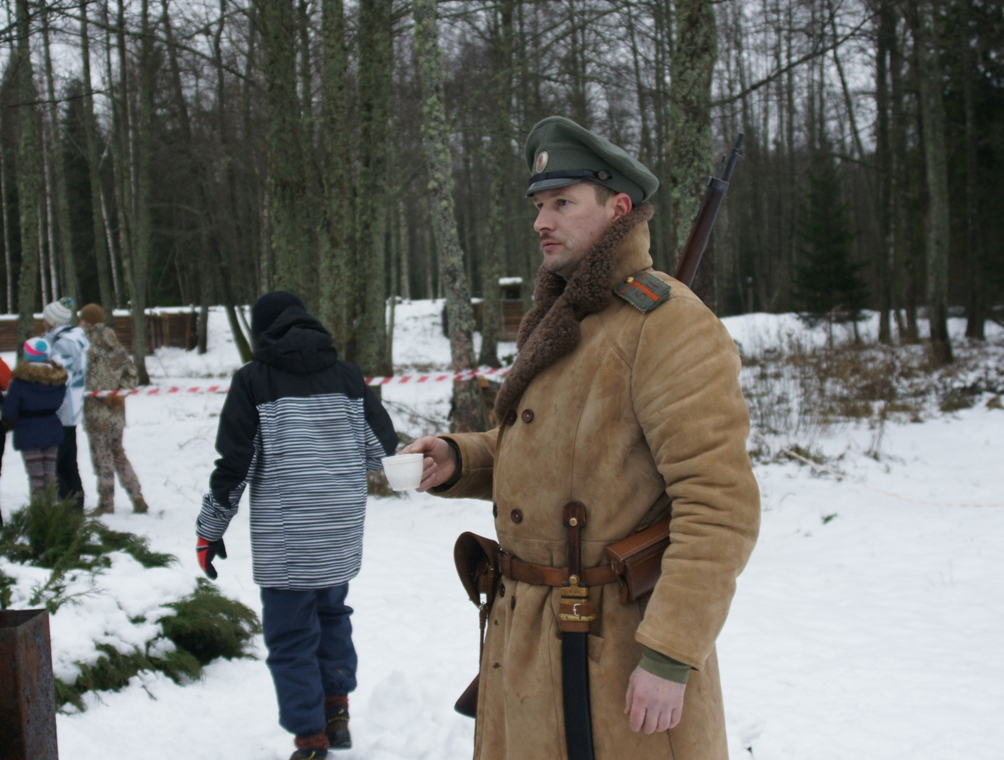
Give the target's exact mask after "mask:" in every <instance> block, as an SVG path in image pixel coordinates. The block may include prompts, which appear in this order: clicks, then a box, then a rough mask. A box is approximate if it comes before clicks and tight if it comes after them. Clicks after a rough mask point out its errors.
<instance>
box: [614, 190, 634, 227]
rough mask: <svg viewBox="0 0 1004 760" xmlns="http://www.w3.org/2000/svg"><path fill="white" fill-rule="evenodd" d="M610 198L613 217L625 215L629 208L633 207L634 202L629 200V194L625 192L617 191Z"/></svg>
mask: <svg viewBox="0 0 1004 760" xmlns="http://www.w3.org/2000/svg"><path fill="white" fill-rule="evenodd" d="M612 200H613V202H614V219H620V218H621V217H622V216H627V215H628V214H630V213H631V209H633V208H634V202H633V201H632V200H631V196H630V195H628V194H627V193H617V195H615V196H614V197H613V199H612ZM611 221H613V220H611Z"/></svg>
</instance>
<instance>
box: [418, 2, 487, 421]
mask: <svg viewBox="0 0 1004 760" xmlns="http://www.w3.org/2000/svg"><path fill="white" fill-rule="evenodd" d="M412 15H413V17H414V19H415V57H416V58H417V59H418V69H419V74H420V75H421V79H422V122H423V129H422V135H423V138H424V143H425V158H426V163H427V165H428V169H429V196H430V200H431V201H432V203H431V206H432V229H433V234H434V235H435V238H436V247H437V248H438V250H439V266H440V279H441V280H442V281H443V283H444V284H445V289H446V315H447V319H446V321H447V324H448V325H449V330H450V358H451V360H452V363H453V370H454V371H455V372H460V371H463V370H468V369H472V368H473V367H474V344H473V340H472V337H471V333H472V330H473V327H474V315H473V313H472V310H471V299H470V290H469V288H468V284H467V277H466V275H465V273H464V253H463V251H462V250H461V249H460V240H459V239H458V237H457V221H456V217H455V214H454V204H453V174H452V168H451V159H450V149H449V145H448V141H449V137H450V135H449V129H448V127H447V124H446V111H445V109H444V106H443V63H442V56H441V53H440V50H439V30H438V24H437V23H436V0H414V2H413V3H412ZM496 288H497V283H496ZM451 423H452V425H451V427H452V429H453V430H454V431H455V432H470V431H475V430H483V429H484V414H483V411H482V405H481V398H480V393H479V390H478V385H477V381H475V380H468V381H464V382H454V384H453V415H452V420H451Z"/></svg>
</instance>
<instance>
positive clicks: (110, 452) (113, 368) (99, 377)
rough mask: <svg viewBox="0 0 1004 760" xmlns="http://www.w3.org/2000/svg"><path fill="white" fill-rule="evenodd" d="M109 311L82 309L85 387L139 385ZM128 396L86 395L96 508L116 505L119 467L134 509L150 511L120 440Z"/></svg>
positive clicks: (105, 388)
mask: <svg viewBox="0 0 1004 760" xmlns="http://www.w3.org/2000/svg"><path fill="white" fill-rule="evenodd" d="M104 322H105V311H104V309H102V308H101V307H100V306H98V305H97V304H88V305H87V306H85V307H84V308H83V309H81V310H80V326H81V327H83V328H84V329H85V331H86V332H87V339H88V340H89V341H90V342H91V348H90V350H89V352H88V355H87V390H88V391H98V390H103V391H115V390H131V389H132V388H135V387H136V385H137V383H138V379H139V375H138V373H137V371H136V365H135V364H133V361H132V359H131V358H130V357H129V354H128V353H127V352H126V350H125V348H123V347H122V344H121V343H119V341H118V338H117V337H116V336H115V331H114V330H113V329H112V328H111V327H108V326H107V325H105V324H104ZM125 421H126V416H125V397H123V396H115V397H106V398H93V397H87V398H85V399H84V426H85V427H86V428H87V436H88V438H89V439H90V444H91V461H92V462H93V464H94V473H95V475H97V477H98V508H97V510H95V514H110V513H112V512H114V511H115V473H116V472H117V473H118V476H119V480H120V481H122V486H123V487H124V488H125V489H126V491H127V492H128V493H129V498H130V499H131V500H132V504H133V512H146V511H147V504H146V501H144V499H143V492H142V490H141V488H140V484H139V479H138V478H137V477H136V472H135V471H134V470H133V468H132V465H131V464H130V463H129V458H128V457H127V456H126V453H125V449H124V448H123V446H122V435H123V433H124V431H125Z"/></svg>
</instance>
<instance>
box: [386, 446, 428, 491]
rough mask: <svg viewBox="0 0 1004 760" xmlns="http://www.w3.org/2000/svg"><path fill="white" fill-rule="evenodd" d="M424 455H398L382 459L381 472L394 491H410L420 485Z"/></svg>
mask: <svg viewBox="0 0 1004 760" xmlns="http://www.w3.org/2000/svg"><path fill="white" fill-rule="evenodd" d="M424 459H425V454H398V455H397V456H396V457H384V458H383V472H384V475H386V476H387V482H388V483H390V487H391V488H393V489H394V490H395V491H410V490H412V489H413V488H418V487H419V486H420V485H421V484H422V470H423V467H422V460H424Z"/></svg>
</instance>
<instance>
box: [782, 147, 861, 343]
mask: <svg viewBox="0 0 1004 760" xmlns="http://www.w3.org/2000/svg"><path fill="white" fill-rule="evenodd" d="M807 195H808V197H807V201H806V206H805V208H804V209H803V211H802V214H801V219H800V220H799V224H798V254H799V258H798V263H797V264H796V266H795V281H794V286H795V287H794V294H793V295H794V302H795V306H796V308H797V309H798V311H800V312H801V313H802V315H803V318H804V319H805V320H806V321H807V322H809V323H810V324H815V323H817V322H819V321H822V320H826V321H828V322H830V323H831V324H832V323H833V322H848V321H853V322H854V323H855V324H856V323H857V322H858V320H860V319H861V316H862V315H861V310H862V309H863V308H864V307H865V306H866V305H867V301H868V289H867V287H866V286H865V283H864V280H863V279H862V277H861V274H860V269H861V265H860V264H856V263H854V261H853V260H852V258H851V243H852V242H853V241H854V233H853V231H852V230H851V228H850V223H849V221H848V209H847V204H846V203H844V200H843V198H842V196H841V190H840V175H839V171H838V169H837V164H836V161H835V160H834V157H833V153H832V151H831V150H830V146H829V145H828V144H827V143H826V141H825V139H824V141H823V144H822V145H821V146H820V147H819V148H818V149H817V150H816V151H815V155H814V156H813V158H812V168H811V169H810V171H809V187H808V194H807ZM856 334H857V333H856V332H855V335H856Z"/></svg>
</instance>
